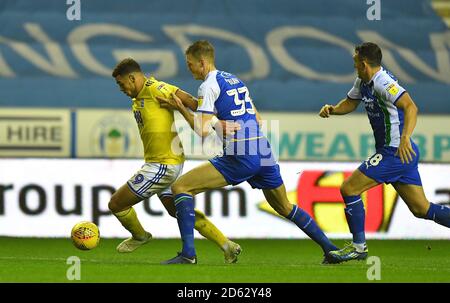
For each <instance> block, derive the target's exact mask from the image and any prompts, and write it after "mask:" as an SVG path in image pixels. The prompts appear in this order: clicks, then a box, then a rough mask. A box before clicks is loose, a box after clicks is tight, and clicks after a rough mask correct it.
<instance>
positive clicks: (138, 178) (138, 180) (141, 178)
mask: <svg viewBox="0 0 450 303" xmlns="http://www.w3.org/2000/svg"><path fill="white" fill-rule="evenodd" d="M142 181H144V176H143V175H142V174H137V175H136V176H135V177H134V181H133V182H132V183H133V184H134V185H136V184H139V183H141V182H142Z"/></svg>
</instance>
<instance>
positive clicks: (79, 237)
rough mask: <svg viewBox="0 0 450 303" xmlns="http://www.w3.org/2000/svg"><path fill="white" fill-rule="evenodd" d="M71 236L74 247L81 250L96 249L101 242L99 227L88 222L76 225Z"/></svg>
mask: <svg viewBox="0 0 450 303" xmlns="http://www.w3.org/2000/svg"><path fill="white" fill-rule="evenodd" d="M71 236H72V242H73V245H75V247H76V248H78V249H81V250H90V249H94V248H95V247H97V245H98V242H99V241H100V231H99V230H98V227H97V225H95V224H94V223H92V222H88V221H82V222H79V223H77V224H75V226H74V227H73V228H72V233H71Z"/></svg>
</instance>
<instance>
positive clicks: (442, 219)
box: [392, 182, 450, 227]
mask: <svg viewBox="0 0 450 303" xmlns="http://www.w3.org/2000/svg"><path fill="white" fill-rule="evenodd" d="M392 185H393V186H394V188H395V190H396V191H397V192H398V194H399V195H400V197H401V198H402V199H403V201H405V203H406V205H407V206H408V208H409V210H410V211H411V212H412V213H413V214H414V216H416V217H417V218H423V219H428V220H433V221H434V222H436V223H438V224H441V225H444V226H446V227H450V208H449V207H448V206H444V205H438V204H434V203H431V202H429V201H428V200H427V198H426V197H425V193H424V192H423V187H422V186H420V185H415V184H405V183H400V182H396V183H393V184H392Z"/></svg>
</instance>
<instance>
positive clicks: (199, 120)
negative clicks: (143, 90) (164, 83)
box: [156, 90, 241, 137]
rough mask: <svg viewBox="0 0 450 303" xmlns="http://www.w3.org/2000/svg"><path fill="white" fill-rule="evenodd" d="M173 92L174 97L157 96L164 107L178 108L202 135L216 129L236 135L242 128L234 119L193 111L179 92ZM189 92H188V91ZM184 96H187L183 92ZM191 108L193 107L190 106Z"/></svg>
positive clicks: (218, 131)
mask: <svg viewBox="0 0 450 303" xmlns="http://www.w3.org/2000/svg"><path fill="white" fill-rule="evenodd" d="M179 91H180V90H178V91H177V93H176V94H174V93H172V98H171V99H167V98H163V97H160V96H157V97H156V99H157V100H158V101H159V102H160V104H161V106H162V107H170V108H173V109H176V110H178V111H179V112H180V113H181V115H182V116H183V117H184V119H185V120H186V121H187V122H188V123H189V126H190V127H191V128H192V129H193V130H194V131H195V132H196V133H197V134H198V135H199V136H201V137H206V136H208V135H209V134H211V132H212V131H214V129H215V130H216V133H223V135H224V136H228V135H234V133H235V132H236V131H237V130H239V129H240V128H241V126H240V125H239V123H235V122H233V121H222V120H219V119H217V117H216V116H214V115H211V114H204V113H199V114H198V115H196V114H194V113H193V112H191V111H190V110H189V109H188V108H187V107H186V105H185V102H184V101H185V100H184V101H183V100H182V99H180V98H179V97H178V92H179ZM186 94H187V93H186ZM182 96H186V95H185V94H182ZM190 109H191V108H190Z"/></svg>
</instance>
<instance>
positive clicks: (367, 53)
mask: <svg viewBox="0 0 450 303" xmlns="http://www.w3.org/2000/svg"><path fill="white" fill-rule="evenodd" d="M355 52H356V53H358V56H359V59H360V60H365V61H367V63H369V65H370V66H372V67H376V66H380V65H381V59H382V58H383V55H382V54H381V49H380V47H379V46H378V45H376V44H375V43H372V42H364V43H363V44H361V45H357V46H356V47H355Z"/></svg>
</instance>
